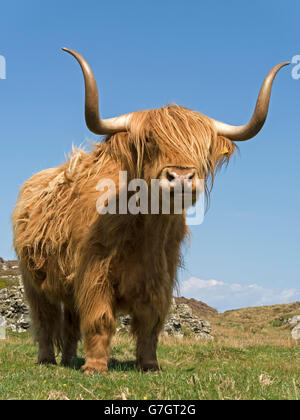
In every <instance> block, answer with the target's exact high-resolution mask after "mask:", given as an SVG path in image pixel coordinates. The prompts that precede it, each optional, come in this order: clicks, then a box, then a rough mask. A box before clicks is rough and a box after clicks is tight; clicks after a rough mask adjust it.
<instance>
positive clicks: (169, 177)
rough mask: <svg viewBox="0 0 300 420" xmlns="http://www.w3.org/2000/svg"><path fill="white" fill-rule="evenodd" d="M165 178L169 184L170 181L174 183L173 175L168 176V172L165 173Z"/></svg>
mask: <svg viewBox="0 0 300 420" xmlns="http://www.w3.org/2000/svg"><path fill="white" fill-rule="evenodd" d="M166 177H167V180H168V181H169V182H172V181H174V179H175V176H174V175H172V174H170V172H167V173H166Z"/></svg>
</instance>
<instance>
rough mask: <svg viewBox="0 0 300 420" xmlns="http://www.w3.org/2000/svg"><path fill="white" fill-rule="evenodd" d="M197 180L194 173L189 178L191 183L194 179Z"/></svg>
mask: <svg viewBox="0 0 300 420" xmlns="http://www.w3.org/2000/svg"><path fill="white" fill-rule="evenodd" d="M194 178H195V172H194V173H192V174H191V175H190V176H189V178H188V179H189V181H191V180H192V179H194Z"/></svg>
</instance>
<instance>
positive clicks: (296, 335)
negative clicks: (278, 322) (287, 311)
mask: <svg viewBox="0 0 300 420" xmlns="http://www.w3.org/2000/svg"><path fill="white" fill-rule="evenodd" d="M292 337H293V339H294V340H300V324H298V325H296V327H294V328H293V329H292Z"/></svg>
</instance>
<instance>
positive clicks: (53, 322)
mask: <svg viewBox="0 0 300 420" xmlns="http://www.w3.org/2000/svg"><path fill="white" fill-rule="evenodd" d="M22 274H23V283H24V289H25V295H26V298H27V301H28V304H29V308H30V316H31V322H32V327H33V332H34V337H35V340H36V341H37V342H38V345H39V353H38V363H40V364H56V360H55V353H54V344H56V345H57V346H58V347H60V346H61V305H60V304H53V303H51V302H50V301H49V300H48V298H47V296H46V295H45V294H44V293H43V292H42V291H37V290H36V289H35V287H34V286H33V279H32V277H31V274H30V272H29V271H27V270H24V269H22Z"/></svg>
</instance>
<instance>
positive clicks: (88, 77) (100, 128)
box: [62, 48, 131, 134]
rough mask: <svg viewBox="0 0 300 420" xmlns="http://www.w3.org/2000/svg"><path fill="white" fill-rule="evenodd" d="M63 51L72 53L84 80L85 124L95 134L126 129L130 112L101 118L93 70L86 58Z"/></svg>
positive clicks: (74, 52)
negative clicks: (114, 116)
mask: <svg viewBox="0 0 300 420" xmlns="http://www.w3.org/2000/svg"><path fill="white" fill-rule="evenodd" d="M62 50H63V51H66V52H68V53H69V54H71V55H73V57H75V58H76V60H77V61H78V62H79V64H80V66H81V69H82V72H83V76H84V82H85V121H86V125H87V127H88V128H89V130H91V131H92V132H93V133H95V134H114V133H118V132H120V131H127V129H128V126H129V122H130V118H131V116H130V114H127V115H122V116H120V117H116V118H109V119H105V120H102V119H101V117H100V113H99V96H98V88H97V83H96V80H95V77H94V75H93V72H92V70H91V68H90V66H89V65H88V63H87V62H86V60H85V59H84V58H83V57H82V55H80V54H79V53H77V52H76V51H73V50H70V49H69V48H62Z"/></svg>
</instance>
